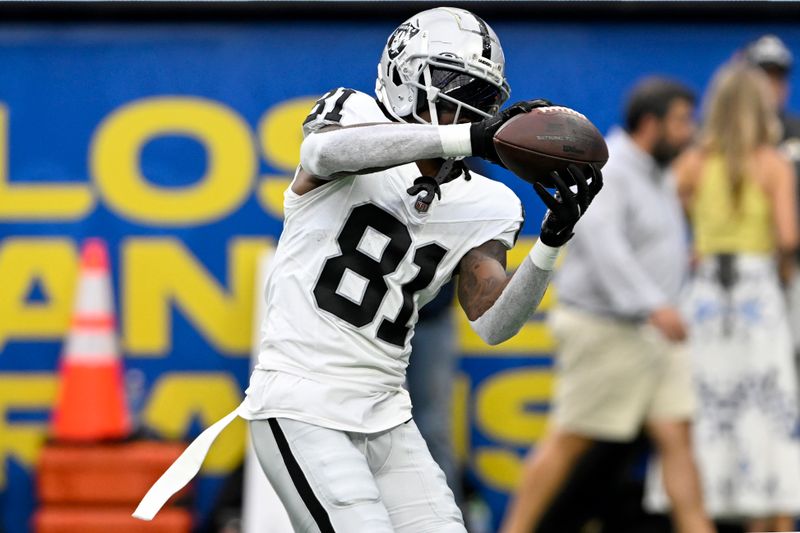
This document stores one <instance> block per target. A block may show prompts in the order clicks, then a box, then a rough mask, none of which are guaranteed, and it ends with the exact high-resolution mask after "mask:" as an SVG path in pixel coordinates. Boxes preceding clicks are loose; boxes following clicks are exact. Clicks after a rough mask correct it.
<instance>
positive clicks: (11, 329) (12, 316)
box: [0, 238, 78, 351]
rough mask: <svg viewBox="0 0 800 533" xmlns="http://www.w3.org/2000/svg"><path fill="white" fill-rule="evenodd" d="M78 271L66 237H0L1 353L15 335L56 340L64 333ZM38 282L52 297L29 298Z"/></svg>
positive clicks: (32, 338) (73, 249)
mask: <svg viewBox="0 0 800 533" xmlns="http://www.w3.org/2000/svg"><path fill="white" fill-rule="evenodd" d="M77 271H78V259H77V256H76V254H75V248H74V246H73V244H72V243H71V242H70V241H68V240H66V239H47V238H8V239H5V240H4V241H0V351H2V349H3V346H4V345H5V343H6V342H7V341H8V340H9V339H12V338H18V339H28V340H42V339H47V340H52V339H58V338H61V337H62V336H63V335H64V333H65V332H66V331H67V328H68V327H69V317H70V313H71V310H72V303H73V302H72V295H73V292H74V289H75V279H76V276H77ZM35 282H39V283H40V286H41V287H42V290H43V292H44V293H46V296H47V299H46V301H44V302H27V301H26V297H27V294H28V292H29V291H30V289H31V287H32V286H33V284H34V283H35Z"/></svg>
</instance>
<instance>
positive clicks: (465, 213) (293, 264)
mask: <svg viewBox="0 0 800 533" xmlns="http://www.w3.org/2000/svg"><path fill="white" fill-rule="evenodd" d="M376 122H390V120H389V119H388V118H387V117H386V116H385V115H384V114H383V112H382V110H381V108H380V107H379V106H378V104H377V102H376V101H375V99H373V98H372V97H370V96H368V95H366V94H364V93H361V92H357V91H353V90H351V89H337V90H335V91H331V92H330V93H328V94H327V95H325V96H324V97H323V98H321V99H320V100H319V101H318V102H317V105H315V107H314V109H312V112H311V114H310V115H309V118H308V119H307V120H306V122H305V124H304V125H303V130H304V134H305V135H308V134H309V133H311V132H313V131H316V130H317V129H319V128H320V127H322V126H325V125H327V124H334V123H335V124H341V125H344V126H347V125H352V124H364V123H376ZM419 176H420V171H419V169H418V167H417V166H416V164H414V163H411V164H406V165H401V166H398V167H394V168H391V169H388V170H383V171H379V172H375V173H372V174H363V175H353V176H347V177H342V178H338V179H334V180H331V181H330V182H329V183H326V184H324V185H322V186H320V187H318V188H316V189H314V190H313V191H311V192H309V193H306V194H304V195H302V196H298V195H297V194H295V193H294V192H292V190H291V188H290V189H287V191H286V193H285V201H284V207H285V221H284V228H283V233H282V234H281V237H280V241H279V242H278V247H277V250H276V253H275V256H274V258H273V262H274V263H273V265H272V274H271V276H270V279H269V280H268V282H267V287H266V300H267V306H266V318H265V320H264V323H263V325H262V331H261V347H260V355H259V360H258V365H257V366H256V370H255V372H254V373H253V376H252V378H251V386H250V388H249V389H248V391H247V396H248V397H247V399H246V400H245V404H244V405H245V406H246V409H247V411H248V413H249V416H248V418H271V417H286V418H292V419H297V420H302V421H304V422H308V423H312V424H316V425H322V426H325V427H331V428H334V429H341V430H345V431H358V432H364V433H370V432H377V431H383V430H385V429H389V428H391V427H394V426H396V425H398V424H401V423H403V422H405V421H407V420H408V419H410V418H411V403H410V401H409V398H408V394H407V392H406V391H405V389H404V388H403V383H404V381H405V370H406V366H407V364H408V358H409V352H410V351H411V347H410V342H409V341H410V339H411V337H412V336H413V334H414V324H415V323H416V320H417V312H418V310H419V308H420V307H421V306H423V305H425V304H426V303H427V302H428V301H430V300H431V299H433V298H434V296H436V294H437V292H438V291H439V289H440V288H441V287H442V285H444V284H445V283H447V281H449V280H450V278H451V277H452V275H453V272H454V271H455V270H456V268H457V267H458V264H459V262H460V261H461V258H462V257H464V255H465V254H466V253H467V252H468V251H469V250H471V249H473V248H475V247H476V246H480V245H481V244H483V243H485V242H487V241H490V240H498V241H501V242H502V243H503V244H505V246H507V247H508V248H511V247H512V246H513V245H514V241H515V240H516V236H517V234H518V233H519V230H520V228H521V226H522V222H523V210H522V205H521V203H520V200H519V198H517V196H516V195H515V194H514V193H513V192H512V191H511V190H510V189H509V188H508V187H506V186H505V185H503V184H502V183H499V182H497V181H493V180H490V179H488V178H485V177H483V176H480V175H477V174H474V173H473V174H472V179H471V180H469V181H467V180H465V179H464V178H463V176H462V177H460V178H457V179H455V180H453V181H451V182H448V183H445V184H443V185H442V186H441V190H442V198H441V200H439V199H435V200H434V201H433V203H432V205H431V207H430V209H429V210H428V211H427V212H425V213H420V212H418V211H417V210H416V209H415V207H414V203H415V200H416V196H411V195H409V194H408V193H407V192H406V190H407V189H408V188H409V187H411V186H412V184H413V182H414V180H415V179H416V178H418V177H419Z"/></svg>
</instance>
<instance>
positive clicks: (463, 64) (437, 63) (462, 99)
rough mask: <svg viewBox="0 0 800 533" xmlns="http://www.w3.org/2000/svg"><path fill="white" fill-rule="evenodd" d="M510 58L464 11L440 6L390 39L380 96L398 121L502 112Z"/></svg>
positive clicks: (380, 74) (380, 68)
mask: <svg viewBox="0 0 800 533" xmlns="http://www.w3.org/2000/svg"><path fill="white" fill-rule="evenodd" d="M504 71H505V57H504V56H503V49H502V48H501V47H500V41H499V40H498V39H497V34H495V32H494V31H493V30H492V29H491V28H490V27H489V26H488V25H487V24H486V23H485V22H484V21H483V20H481V18H480V17H478V16H476V15H474V14H472V13H470V12H469V11H466V10H464V9H456V8H449V7H437V8H436V9H430V10H427V11H423V12H421V13H418V14H416V15H414V16H413V17H411V18H410V19H408V20H407V21H405V22H404V23H403V24H401V25H400V26H399V27H398V28H397V29H396V30H395V31H394V32H393V33H392V34H391V35H390V36H389V40H388V41H387V42H386V47H385V48H384V49H383V55H382V56H381V62H380V64H379V65H378V80H377V82H376V84H375V93H376V94H377V97H378V100H379V101H380V102H381V103H382V104H383V106H384V107H385V108H386V110H387V111H388V112H389V113H390V114H391V115H392V116H393V117H395V118H396V119H398V120H401V121H406V122H408V121H409V120H416V121H417V122H423V123H427V122H428V121H426V120H424V119H423V118H422V117H420V115H419V113H421V112H423V111H425V110H428V111H430V117H431V119H430V122H431V123H432V124H438V123H439V120H438V118H439V112H445V111H449V112H453V113H455V119H454V123H455V122H457V121H458V119H459V117H462V116H465V115H468V116H469V117H470V119H471V120H480V119H481V118H483V117H488V116H491V115H492V114H494V113H496V112H497V111H498V110H499V109H500V106H501V105H503V102H505V101H506V100H508V97H509V95H510V89H509V87H508V83H507V82H506V79H505V75H504Z"/></svg>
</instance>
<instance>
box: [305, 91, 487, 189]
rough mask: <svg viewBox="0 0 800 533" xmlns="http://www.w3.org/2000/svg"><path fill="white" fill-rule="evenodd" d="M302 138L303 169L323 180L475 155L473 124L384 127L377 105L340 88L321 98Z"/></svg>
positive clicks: (390, 123)
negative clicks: (472, 141)
mask: <svg viewBox="0 0 800 533" xmlns="http://www.w3.org/2000/svg"><path fill="white" fill-rule="evenodd" d="M376 111H377V113H376ZM303 133H304V135H305V139H304V140H303V143H302V145H301V146H300V165H301V166H302V167H303V169H304V170H305V171H307V172H309V173H311V174H313V175H315V176H317V177H321V178H331V177H337V176H340V175H351V174H358V173H367V172H374V171H377V170H380V169H385V168H390V167H394V166H398V165H402V164H406V163H410V162H413V161H418V160H421V159H431V158H438V157H444V158H447V157H461V156H469V155H472V147H471V142H470V125H469V124H456V125H448V126H433V125H429V124H406V123H393V122H386V118H385V117H383V115H382V114H380V110H379V108H378V106H377V104H376V103H375V102H374V101H373V100H371V99H370V98H369V97H368V96H367V95H365V94H363V93H359V92H356V91H352V90H351V89H337V90H336V91H333V92H332V93H329V95H326V96H325V97H323V98H322V99H320V100H319V101H318V102H317V104H316V105H315V107H314V108H313V109H312V111H311V114H310V115H309V117H308V118H307V119H306V122H305V123H304V125H303Z"/></svg>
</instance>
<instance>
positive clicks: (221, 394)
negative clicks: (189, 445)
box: [142, 374, 245, 474]
mask: <svg viewBox="0 0 800 533" xmlns="http://www.w3.org/2000/svg"><path fill="white" fill-rule="evenodd" d="M241 398H242V393H241V391H240V389H239V385H238V384H237V383H236V380H234V379H233V378H231V377H230V376H228V375H227V374H166V375H164V376H163V377H162V378H161V379H160V380H159V381H158V383H156V384H155V385H154V386H153V392H152V394H151V395H150V401H149V402H148V404H147V407H145V409H144V411H143V413H142V420H143V421H144V423H145V424H147V425H148V426H149V427H151V428H153V429H155V430H157V431H159V432H160V433H161V434H162V435H164V436H165V437H167V438H169V439H182V438H185V437H186V432H187V431H188V429H189V426H190V424H191V423H192V421H193V420H194V419H195V418H196V419H197V420H199V421H200V423H201V424H202V425H203V429H205V428H207V427H208V426H210V425H211V424H213V423H214V422H216V421H217V420H219V419H220V418H222V417H223V416H225V415H227V414H228V413H229V412H231V411H233V410H234V409H235V408H236V406H237V405H239V402H241ZM244 445H245V427H244V420H242V419H236V420H234V421H233V423H232V424H231V425H230V426H228V427H227V428H226V429H225V431H223V432H222V433H221V434H220V436H219V437H218V438H217V441H216V442H215V443H214V446H212V447H211V451H210V453H209V454H208V457H206V460H205V462H204V463H203V470H204V471H205V472H208V473H211V474H225V473H228V472H230V471H231V470H233V469H234V468H235V467H236V466H237V465H238V464H239V463H240V461H241V460H242V456H243V455H244Z"/></svg>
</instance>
